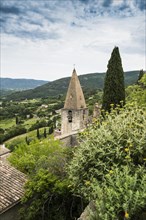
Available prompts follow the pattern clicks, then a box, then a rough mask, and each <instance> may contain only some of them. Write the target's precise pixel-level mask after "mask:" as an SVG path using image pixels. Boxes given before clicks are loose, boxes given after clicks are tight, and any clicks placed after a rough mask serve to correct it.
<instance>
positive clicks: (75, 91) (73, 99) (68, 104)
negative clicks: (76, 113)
mask: <svg viewBox="0 0 146 220" xmlns="http://www.w3.org/2000/svg"><path fill="white" fill-rule="evenodd" d="M81 108H86V103H85V98H84V94H83V91H82V88H81V85H80V81H79V78H78V76H77V73H76V70H75V69H74V70H73V73H72V77H71V80H70V84H69V87H68V91H67V95H66V100H65V104H64V109H73V110H77V109H81Z"/></svg>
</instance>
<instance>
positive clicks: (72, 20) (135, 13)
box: [0, 0, 146, 81]
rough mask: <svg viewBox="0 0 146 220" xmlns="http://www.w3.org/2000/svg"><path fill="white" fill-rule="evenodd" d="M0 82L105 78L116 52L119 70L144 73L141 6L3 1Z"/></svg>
mask: <svg viewBox="0 0 146 220" xmlns="http://www.w3.org/2000/svg"><path fill="white" fill-rule="evenodd" d="M0 10H1V13H0V22H1V76H2V77H11V78H34V79H44V80H50V81H52V80H55V79H58V78H62V77H65V76H70V75H71V73H72V69H73V66H74V64H75V67H76V70H77V73H78V74H79V75H80V74H85V73H91V72H105V71H106V70H107V63H108V60H109V59H110V55H111V52H112V50H113V48H114V47H115V46H118V47H119V50H120V54H121V57H122V63H123V69H124V71H127V70H139V69H146V27H145V25H146V1H145V0H1V1H0Z"/></svg>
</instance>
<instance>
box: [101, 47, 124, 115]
mask: <svg viewBox="0 0 146 220" xmlns="http://www.w3.org/2000/svg"><path fill="white" fill-rule="evenodd" d="M121 101H123V104H124V103H125V86H124V72H123V68H122V61H121V57H120V53H119V48H118V47H115V48H114V49H113V51H112V54H111V58H110V60H109V62H108V66H107V72H106V76H105V81H104V89H103V102H102V108H103V109H104V110H105V111H110V108H111V104H113V105H114V107H115V106H116V105H117V104H119V105H120V106H121V105H122V104H121Z"/></svg>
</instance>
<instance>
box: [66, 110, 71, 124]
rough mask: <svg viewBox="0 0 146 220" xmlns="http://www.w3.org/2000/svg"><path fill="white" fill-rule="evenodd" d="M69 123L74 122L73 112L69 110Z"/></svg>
mask: <svg viewBox="0 0 146 220" xmlns="http://www.w3.org/2000/svg"><path fill="white" fill-rule="evenodd" d="M67 117H68V122H72V111H71V110H69V111H68V116H67Z"/></svg>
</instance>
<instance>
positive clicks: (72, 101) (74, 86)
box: [56, 69, 88, 146]
mask: <svg viewBox="0 0 146 220" xmlns="http://www.w3.org/2000/svg"><path fill="white" fill-rule="evenodd" d="M87 122H88V108H87V107H86V102H85V98H84V94H83V91H82V87H81V84H80V81H79V78H78V76H77V73H76V70H75V69H74V70H73V73H72V77H71V80H70V83H69V87H68V91H67V95H66V99H65V104H64V108H63V109H62V110H61V135H60V136H58V137H56V138H57V139H60V140H62V141H63V142H64V143H65V145H70V146H73V145H75V144H76V135H77V134H78V132H79V131H81V130H83V129H84V128H85V127H86V125H87Z"/></svg>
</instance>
